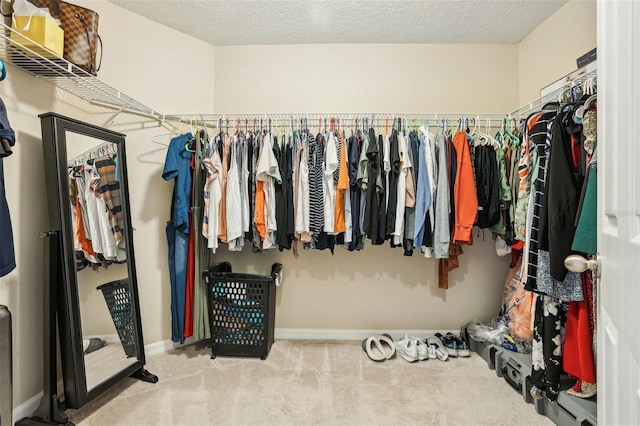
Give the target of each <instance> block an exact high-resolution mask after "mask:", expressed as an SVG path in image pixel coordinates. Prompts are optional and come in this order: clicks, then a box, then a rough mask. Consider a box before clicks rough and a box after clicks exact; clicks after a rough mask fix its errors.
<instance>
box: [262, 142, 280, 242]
mask: <svg viewBox="0 0 640 426" xmlns="http://www.w3.org/2000/svg"><path fill="white" fill-rule="evenodd" d="M256 179H257V180H258V181H260V182H262V191H263V193H264V217H265V228H266V237H264V241H263V245H262V246H263V247H262V248H263V249H269V248H273V247H274V244H275V232H276V230H277V229H278V223H277V221H276V198H275V196H276V194H275V182H274V181H277V182H278V183H282V178H281V176H280V171H279V170H278V162H277V160H276V157H275V156H274V154H273V136H272V135H271V133H268V134H267V135H265V137H264V141H263V144H262V149H261V150H260V158H259V160H258V166H257V174H256ZM257 208H258V206H257V203H256V209H257Z"/></svg>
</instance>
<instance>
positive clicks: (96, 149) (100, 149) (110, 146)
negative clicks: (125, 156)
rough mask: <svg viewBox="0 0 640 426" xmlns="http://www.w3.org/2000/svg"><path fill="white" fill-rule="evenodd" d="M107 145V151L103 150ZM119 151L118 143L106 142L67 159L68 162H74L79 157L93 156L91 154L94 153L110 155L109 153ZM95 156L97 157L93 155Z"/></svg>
mask: <svg viewBox="0 0 640 426" xmlns="http://www.w3.org/2000/svg"><path fill="white" fill-rule="evenodd" d="M105 147H107V150H106V151H104V150H103V148H105ZM117 152H118V146H117V145H116V144H114V143H113V142H105V143H103V144H101V145H98V146H95V147H93V148H91V149H88V150H86V151H84V152H82V153H80V154H77V155H74V156H73V157H71V158H69V159H68V160H67V164H73V163H75V162H76V160H78V159H84V158H92V157H91V155H92V154H94V153H100V155H108V154H109V153H111V154H116V153H117ZM93 158H97V157H93Z"/></svg>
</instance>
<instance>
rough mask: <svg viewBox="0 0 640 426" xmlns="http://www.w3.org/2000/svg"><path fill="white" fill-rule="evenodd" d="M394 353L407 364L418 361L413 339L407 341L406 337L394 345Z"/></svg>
mask: <svg viewBox="0 0 640 426" xmlns="http://www.w3.org/2000/svg"><path fill="white" fill-rule="evenodd" d="M396 353H397V354H398V355H399V356H401V357H402V359H404V360H405V361H407V362H415V361H417V360H418V347H417V346H416V344H415V341H414V340H413V339H409V338H407V337H406V336H405V338H404V339H402V340H400V341H399V342H397V343H396Z"/></svg>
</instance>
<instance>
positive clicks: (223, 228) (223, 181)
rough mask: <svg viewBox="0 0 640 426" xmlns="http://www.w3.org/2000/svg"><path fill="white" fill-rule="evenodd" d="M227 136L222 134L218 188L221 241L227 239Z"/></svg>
mask: <svg viewBox="0 0 640 426" xmlns="http://www.w3.org/2000/svg"><path fill="white" fill-rule="evenodd" d="M229 144H230V142H229V136H228V135H222V174H221V175H220V190H221V193H222V196H221V198H220V210H219V211H218V238H220V241H222V242H223V243H226V242H227V241H228V240H227V181H228V179H229V155H230V154H231V149H230V146H229Z"/></svg>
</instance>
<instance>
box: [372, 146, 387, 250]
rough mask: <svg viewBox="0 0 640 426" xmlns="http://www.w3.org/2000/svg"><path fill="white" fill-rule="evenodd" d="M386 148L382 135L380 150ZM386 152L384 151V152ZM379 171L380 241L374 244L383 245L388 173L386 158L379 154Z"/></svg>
mask: <svg viewBox="0 0 640 426" xmlns="http://www.w3.org/2000/svg"><path fill="white" fill-rule="evenodd" d="M383 146H384V142H383V140H382V135H378V150H381V149H382V147H383ZM383 152H384V150H383ZM378 170H380V184H381V185H382V191H381V192H380V196H379V197H378V202H379V203H378V213H379V214H378V241H377V242H376V241H372V244H374V245H376V244H383V243H384V240H385V239H386V236H387V202H386V201H387V173H386V172H385V171H384V156H383V155H380V153H379V152H378Z"/></svg>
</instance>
